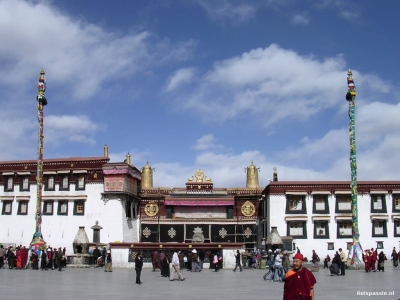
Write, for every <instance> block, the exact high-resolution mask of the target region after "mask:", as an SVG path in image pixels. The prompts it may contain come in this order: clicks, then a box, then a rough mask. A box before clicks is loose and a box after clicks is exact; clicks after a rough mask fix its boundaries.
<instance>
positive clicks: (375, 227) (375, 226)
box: [372, 220, 387, 237]
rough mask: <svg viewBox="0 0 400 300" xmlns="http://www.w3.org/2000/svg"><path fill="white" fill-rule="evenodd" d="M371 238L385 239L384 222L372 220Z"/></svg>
mask: <svg viewBox="0 0 400 300" xmlns="http://www.w3.org/2000/svg"><path fill="white" fill-rule="evenodd" d="M372 236H373V237H387V230H386V221H385V220H374V221H373V222H372Z"/></svg>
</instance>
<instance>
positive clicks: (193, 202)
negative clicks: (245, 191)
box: [164, 198, 235, 206]
mask: <svg viewBox="0 0 400 300" xmlns="http://www.w3.org/2000/svg"><path fill="white" fill-rule="evenodd" d="M164 204H165V205H185V206H228V205H234V204H235V201H234V200H233V198H228V199H226V198H225V199H223V200H210V199H207V198H189V199H188V198H186V199H165V201H164Z"/></svg>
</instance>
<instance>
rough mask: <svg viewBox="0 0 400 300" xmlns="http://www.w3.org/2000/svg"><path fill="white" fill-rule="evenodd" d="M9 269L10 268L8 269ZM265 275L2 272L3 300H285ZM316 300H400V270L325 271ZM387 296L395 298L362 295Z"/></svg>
mask: <svg viewBox="0 0 400 300" xmlns="http://www.w3.org/2000/svg"><path fill="white" fill-rule="evenodd" d="M6 267H7V266H6ZM264 273H265V271H264V270H258V269H257V270H255V269H249V268H244V269H243V272H239V271H238V270H237V271H236V272H232V270H231V269H230V270H220V271H219V272H217V273H215V272H214V271H213V270H209V269H204V270H203V271H202V272H200V273H191V272H189V271H186V270H184V271H182V274H183V276H184V277H186V280H185V281H178V280H176V281H173V282H170V281H169V280H168V278H164V277H161V275H160V272H159V271H156V272H152V270H151V269H143V271H142V281H143V282H144V283H143V284H142V285H137V284H135V270H134V269H116V268H114V270H113V272H112V273H106V272H104V269H103V268H89V269H86V268H83V269H77V268H67V269H64V270H63V271H62V272H59V271H57V270H54V271H52V270H49V271H37V270H9V269H3V270H0V283H1V285H0V297H1V298H2V299H7V300H10V299H54V300H63V299H96V300H101V299H107V300H110V299H111V300H114V299H115V300H117V299H118V300H120V299H185V300H187V299H189V300H197V299H202V300H204V299H207V300H210V299H245V300H252V299H272V300H274V299H282V295H283V293H282V289H283V284H282V283H280V282H269V281H264V280H263V278H262V276H263V274H264ZM314 274H315V277H316V279H317V284H316V289H315V296H316V299H328V300H329V299H400V268H397V269H395V268H393V267H392V266H391V262H390V261H388V262H387V263H386V269H385V272H384V273H379V272H376V273H365V272H364V271H361V270H360V271H355V270H346V276H333V277H331V276H328V275H329V271H328V270H323V269H320V271H319V272H318V273H314ZM364 292H366V293H374V292H375V293H377V292H387V293H389V292H390V293H394V295H386V296H385V295H375V296H374V295H371V296H369V295H368V294H366V295H361V294H359V293H364Z"/></svg>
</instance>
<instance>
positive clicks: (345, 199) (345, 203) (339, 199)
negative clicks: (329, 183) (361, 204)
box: [336, 195, 351, 213]
mask: <svg viewBox="0 0 400 300" xmlns="http://www.w3.org/2000/svg"><path fill="white" fill-rule="evenodd" d="M336 212H337V213H338V212H342V213H343V212H348V213H351V195H336Z"/></svg>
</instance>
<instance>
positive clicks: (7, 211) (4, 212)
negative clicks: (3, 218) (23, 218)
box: [1, 201, 12, 215]
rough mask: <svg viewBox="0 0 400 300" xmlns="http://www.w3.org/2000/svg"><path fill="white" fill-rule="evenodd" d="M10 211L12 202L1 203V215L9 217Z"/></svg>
mask: <svg viewBox="0 0 400 300" xmlns="http://www.w3.org/2000/svg"><path fill="white" fill-rule="evenodd" d="M11 211H12V201H3V209H2V211H1V214H2V215H11Z"/></svg>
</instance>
